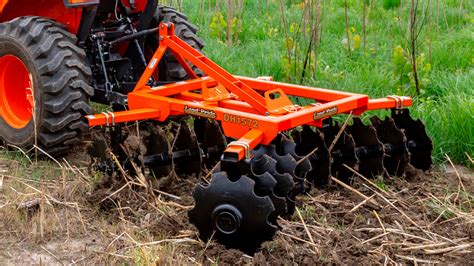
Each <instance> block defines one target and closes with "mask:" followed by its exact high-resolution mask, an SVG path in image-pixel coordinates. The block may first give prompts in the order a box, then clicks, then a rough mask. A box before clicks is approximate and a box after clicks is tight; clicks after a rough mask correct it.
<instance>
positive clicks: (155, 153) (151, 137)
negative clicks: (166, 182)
mask: <svg viewBox="0 0 474 266" xmlns="http://www.w3.org/2000/svg"><path fill="white" fill-rule="evenodd" d="M147 131H148V133H147V134H146V135H145V136H143V143H144V144H145V146H146V149H147V156H146V158H145V164H146V165H147V167H148V168H149V169H150V174H151V175H152V176H153V177H155V178H161V177H167V176H169V175H170V174H171V172H172V171H173V159H172V156H173V155H172V152H171V144H170V143H169V141H168V138H167V136H166V133H165V131H164V130H163V129H162V128H161V127H160V126H157V125H152V126H150V127H149V128H148V130H147ZM142 134H143V133H142ZM157 157H158V158H157ZM147 159H148V160H150V162H148V161H147ZM153 159H155V160H153Z"/></svg>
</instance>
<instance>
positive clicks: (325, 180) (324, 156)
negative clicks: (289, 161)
mask: <svg viewBox="0 0 474 266" xmlns="http://www.w3.org/2000/svg"><path fill="white" fill-rule="evenodd" d="M291 135H292V137H293V139H294V140H295V143H296V147H295V152H296V154H298V155H300V156H308V155H309V157H308V159H309V161H310V163H311V168H312V169H311V171H309V173H308V174H307V176H306V179H307V180H308V181H309V182H310V183H312V184H314V185H315V186H316V187H317V188H322V187H325V186H327V185H329V184H330V183H331V182H330V181H331V159H330V154H329V150H328V148H327V146H326V144H325V143H324V139H323V136H322V134H321V133H320V132H319V131H318V129H315V130H313V129H312V128H311V127H309V126H303V129H302V130H301V131H298V130H293V132H292V134H291Z"/></svg>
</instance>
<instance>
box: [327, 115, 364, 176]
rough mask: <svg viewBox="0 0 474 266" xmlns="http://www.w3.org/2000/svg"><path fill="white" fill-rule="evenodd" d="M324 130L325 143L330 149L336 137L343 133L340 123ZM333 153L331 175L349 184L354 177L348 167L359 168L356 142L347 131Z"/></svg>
mask: <svg viewBox="0 0 474 266" xmlns="http://www.w3.org/2000/svg"><path fill="white" fill-rule="evenodd" d="M328 122H329V124H327V125H326V126H324V127H323V128H322V131H323V134H324V142H325V143H326V146H327V147H328V148H330V147H331V145H333V143H334V140H335V138H336V136H337V135H338V134H339V132H340V131H341V126H339V124H338V123H332V121H331V120H329V121H328ZM330 153H331V174H332V175H333V176H335V177H336V178H338V179H339V180H341V181H343V182H346V183H349V178H350V177H352V176H353V172H352V171H351V170H350V169H348V168H347V167H346V166H344V165H347V166H348V167H350V168H352V169H355V168H356V166H357V162H358V161H357V157H356V154H355V142H354V139H353V138H352V136H351V135H350V134H348V133H347V130H346V129H344V130H343V131H342V132H341V134H340V137H339V139H338V140H337V141H336V142H335V143H334V145H333V147H332V150H331V151H330Z"/></svg>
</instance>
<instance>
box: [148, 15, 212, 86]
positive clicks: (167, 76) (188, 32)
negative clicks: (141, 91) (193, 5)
mask: <svg viewBox="0 0 474 266" xmlns="http://www.w3.org/2000/svg"><path fill="white" fill-rule="evenodd" d="M162 22H172V23H173V24H174V25H175V34H176V36H178V37H179V38H181V39H182V40H184V41H185V42H186V43H187V44H189V45H191V46H192V47H193V48H194V49H197V50H202V48H203V47H204V42H203V41H202V40H201V39H200V38H198V36H197V35H196V33H197V31H198V28H197V27H196V26H195V25H193V24H191V23H189V22H188V18H187V17H186V15H184V14H182V13H180V12H178V11H176V10H175V9H173V8H172V7H168V6H158V8H157V9H156V12H155V14H154V16H153V20H152V22H151V26H150V27H151V28H155V27H157V26H158V25H159V24H160V23H162ZM158 44H159V40H158V35H157V34H154V35H151V37H149V38H148V39H147V48H149V49H151V50H152V51H155V50H156V48H157V47H158ZM158 68H159V73H158V75H159V79H160V80H161V81H180V80H186V79H188V75H187V74H186V71H185V70H184V69H183V68H182V67H181V65H180V64H179V63H178V61H177V60H176V58H175V57H174V56H173V54H172V53H171V52H169V51H168V52H166V53H165V55H164V56H163V59H162V60H161V61H160V65H159V67H158ZM198 71H199V70H198ZM198 74H199V73H198Z"/></svg>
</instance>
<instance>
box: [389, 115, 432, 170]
mask: <svg viewBox="0 0 474 266" xmlns="http://www.w3.org/2000/svg"><path fill="white" fill-rule="evenodd" d="M392 118H393V120H394V121H395V124H396V125H397V127H398V128H399V129H402V130H403V131H404V133H405V136H406V138H407V146H408V150H409V152H410V163H411V164H412V165H413V166H414V167H416V168H418V169H422V170H424V171H426V170H428V169H430V167H431V165H432V163H433V162H432V159H431V153H432V151H433V142H432V141H431V139H430V137H429V136H428V134H427V132H426V128H425V125H424V124H423V122H422V121H421V120H419V119H418V120H416V121H415V120H414V119H413V118H412V117H411V116H410V111H409V110H408V109H403V110H392Z"/></svg>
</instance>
